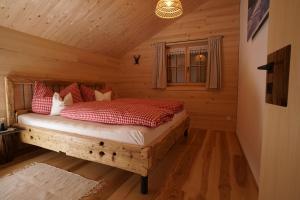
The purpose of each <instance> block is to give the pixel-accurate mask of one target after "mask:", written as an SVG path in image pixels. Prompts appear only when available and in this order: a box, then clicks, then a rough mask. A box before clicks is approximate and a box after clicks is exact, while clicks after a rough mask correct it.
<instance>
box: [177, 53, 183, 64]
mask: <svg viewBox="0 0 300 200" xmlns="http://www.w3.org/2000/svg"><path fill="white" fill-rule="evenodd" d="M184 65H185V56H184V54H178V55H177V67H184Z"/></svg>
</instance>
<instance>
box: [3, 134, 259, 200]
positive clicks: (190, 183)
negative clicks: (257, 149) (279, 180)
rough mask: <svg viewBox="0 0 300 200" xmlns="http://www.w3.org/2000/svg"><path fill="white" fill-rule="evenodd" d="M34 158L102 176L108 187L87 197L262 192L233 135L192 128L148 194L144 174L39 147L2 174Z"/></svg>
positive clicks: (209, 197) (202, 198)
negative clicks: (142, 187) (143, 188)
mask: <svg viewBox="0 0 300 200" xmlns="http://www.w3.org/2000/svg"><path fill="white" fill-rule="evenodd" d="M33 162H43V163H47V164H49V165H53V166H56V167H59V168H61V169H65V170H68V171H70V172H73V173H76V174H80V175H81V176H84V177H86V178H89V179H93V180H97V181H99V180H103V181H104V188H103V189H102V190H101V191H99V192H98V193H97V194H94V195H93V196H90V197H89V198H87V199H100V200H101V199H116V200H120V199H128V200H135V199H162V200H165V199H188V200H193V199H195V200H196V199H197V200H230V199H231V200H256V199H257V196H258V194H257V193H258V192H257V189H256V186H255V183H254V180H253V176H252V174H251V172H250V171H249V167H248V165H247V162H246V161H245V158H244V156H243V154H242V152H241V149H240V147H239V144H238V141H237V138H236V136H235V134H234V133H230V132H223V131H205V130H199V129H193V130H191V131H190V134H189V138H188V139H182V140H181V141H179V142H178V143H177V144H176V145H175V146H174V147H173V148H172V149H171V150H170V152H168V154H167V156H166V157H165V158H164V159H163V160H162V161H161V162H160V163H159V164H158V166H157V167H156V168H155V169H154V170H153V171H152V172H151V174H150V176H149V194H148V195H141V194H140V192H139V190H140V185H139V183H140V182H139V181H140V177H139V176H138V175H135V174H132V173H130V172H126V171H123V170H120V169H116V168H112V167H108V166H105V165H101V164H96V163H93V162H88V161H84V160H80V159H76V158H72V157H68V156H65V155H63V154H59V153H55V152H50V151H47V150H42V149H41V150H38V151H35V152H31V153H28V154H25V155H23V156H20V157H17V158H16V159H15V160H14V161H13V162H11V163H8V164H6V165H2V166H0V176H3V175H5V174H7V173H11V172H13V171H14V170H17V169H20V168H23V167H24V166H26V165H28V164H30V163H33Z"/></svg>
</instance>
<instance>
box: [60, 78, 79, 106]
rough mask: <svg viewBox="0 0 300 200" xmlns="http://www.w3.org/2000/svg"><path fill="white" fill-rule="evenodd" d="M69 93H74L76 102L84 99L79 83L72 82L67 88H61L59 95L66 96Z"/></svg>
mask: <svg viewBox="0 0 300 200" xmlns="http://www.w3.org/2000/svg"><path fill="white" fill-rule="evenodd" d="M69 93H71V94H72V97H73V102H74V103H78V102H82V101H83V100H82V97H81V93H80V90H79V87H78V84H77V83H72V84H71V85H69V86H68V87H66V88H65V89H63V90H61V91H60V93H59V95H60V96H61V98H64V97H65V96H66V95H67V94H69Z"/></svg>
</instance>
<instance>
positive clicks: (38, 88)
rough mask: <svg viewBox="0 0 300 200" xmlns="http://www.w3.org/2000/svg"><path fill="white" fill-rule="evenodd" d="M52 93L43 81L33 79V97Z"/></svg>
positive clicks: (46, 95) (47, 95) (49, 95)
mask: <svg viewBox="0 0 300 200" xmlns="http://www.w3.org/2000/svg"><path fill="white" fill-rule="evenodd" d="M53 94H54V92H53V90H52V89H51V88H49V87H47V86H46V85H45V84H44V83H43V82H40V81H35V82H34V89H33V98H37V97H39V98H40V97H52V96H53Z"/></svg>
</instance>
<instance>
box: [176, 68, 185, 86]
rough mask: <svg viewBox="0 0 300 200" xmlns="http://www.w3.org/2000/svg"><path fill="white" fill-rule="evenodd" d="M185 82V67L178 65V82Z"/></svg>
mask: <svg viewBox="0 0 300 200" xmlns="http://www.w3.org/2000/svg"><path fill="white" fill-rule="evenodd" d="M184 82H185V73H184V67H177V83H184Z"/></svg>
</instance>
